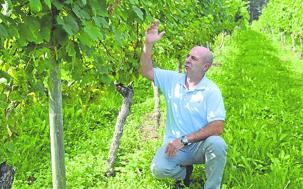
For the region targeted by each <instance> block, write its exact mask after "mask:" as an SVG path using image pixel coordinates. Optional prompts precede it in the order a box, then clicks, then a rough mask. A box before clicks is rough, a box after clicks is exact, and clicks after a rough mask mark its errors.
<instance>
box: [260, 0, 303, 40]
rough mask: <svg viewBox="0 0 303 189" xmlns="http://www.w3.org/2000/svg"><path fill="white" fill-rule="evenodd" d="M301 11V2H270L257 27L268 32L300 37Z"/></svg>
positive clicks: (292, 0) (275, 0) (277, 0)
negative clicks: (292, 33) (291, 34)
mask: <svg viewBox="0 0 303 189" xmlns="http://www.w3.org/2000/svg"><path fill="white" fill-rule="evenodd" d="M302 10H303V9H302V1H301V0H285V1H284V0H271V1H269V2H268V4H267V6H266V8H265V9H264V11H263V13H262V15H261V16H260V18H259V20H260V22H259V23H258V25H259V27H261V28H263V29H264V30H266V31H268V32H272V31H271V30H273V31H275V32H286V33H291V32H294V33H295V34H296V35H302V32H303V30H302V26H303V21H302V19H301V18H302V16H303V11H302Z"/></svg>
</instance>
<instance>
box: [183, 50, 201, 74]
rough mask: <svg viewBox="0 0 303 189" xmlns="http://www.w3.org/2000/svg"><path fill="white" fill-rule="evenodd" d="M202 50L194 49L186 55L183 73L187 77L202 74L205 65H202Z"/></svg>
mask: <svg viewBox="0 0 303 189" xmlns="http://www.w3.org/2000/svg"><path fill="white" fill-rule="evenodd" d="M202 56H203V49H202V48H200V47H194V48H193V49H191V51H190V52H189V54H188V55H187V58H186V62H185V72H186V74H187V75H196V74H199V75H201V74H203V72H204V67H205V64H204V63H203V57H202Z"/></svg>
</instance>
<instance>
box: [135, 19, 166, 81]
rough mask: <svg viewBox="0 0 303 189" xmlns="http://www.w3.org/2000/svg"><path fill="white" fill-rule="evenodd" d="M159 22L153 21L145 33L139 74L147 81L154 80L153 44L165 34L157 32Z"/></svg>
mask: <svg viewBox="0 0 303 189" xmlns="http://www.w3.org/2000/svg"><path fill="white" fill-rule="evenodd" d="M159 25H160V21H159V20H155V21H154V22H153V23H152V25H151V26H150V27H149V28H148V29H147V31H146V33H145V41H144V47H143V52H142V54H141V58H140V63H141V69H140V70H141V73H142V75H143V76H144V77H146V78H147V79H149V80H151V81H153V80H154V66H153V63H152V49H153V45H154V43H155V42H157V41H159V40H160V39H161V37H162V36H163V35H164V33H165V32H161V33H159V32H158V28H159Z"/></svg>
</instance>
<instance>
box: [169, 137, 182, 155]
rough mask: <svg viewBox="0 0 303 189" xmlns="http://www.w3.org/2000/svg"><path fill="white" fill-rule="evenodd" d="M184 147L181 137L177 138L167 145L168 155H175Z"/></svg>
mask: <svg viewBox="0 0 303 189" xmlns="http://www.w3.org/2000/svg"><path fill="white" fill-rule="evenodd" d="M183 147H184V145H183V144H182V143H181V139H179V138H177V139H175V140H173V141H171V142H170V143H169V144H168V145H167V147H166V150H165V153H166V154H167V156H168V157H174V156H175V155H176V153H177V152H178V151H179V150H180V149H181V148H183Z"/></svg>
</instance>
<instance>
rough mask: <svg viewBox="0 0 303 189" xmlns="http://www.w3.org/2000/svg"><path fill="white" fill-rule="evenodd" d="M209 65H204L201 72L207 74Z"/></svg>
mask: <svg viewBox="0 0 303 189" xmlns="http://www.w3.org/2000/svg"><path fill="white" fill-rule="evenodd" d="M210 66H211V64H210V63H206V64H204V66H203V72H207V70H208V69H209V68H210Z"/></svg>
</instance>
